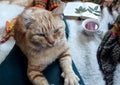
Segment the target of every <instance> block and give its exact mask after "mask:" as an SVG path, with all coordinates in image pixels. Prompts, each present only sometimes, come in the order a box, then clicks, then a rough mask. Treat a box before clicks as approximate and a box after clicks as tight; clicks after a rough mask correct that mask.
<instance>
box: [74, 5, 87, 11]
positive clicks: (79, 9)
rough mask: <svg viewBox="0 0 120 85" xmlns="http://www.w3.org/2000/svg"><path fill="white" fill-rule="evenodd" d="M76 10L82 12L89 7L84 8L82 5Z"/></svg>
mask: <svg viewBox="0 0 120 85" xmlns="http://www.w3.org/2000/svg"><path fill="white" fill-rule="evenodd" d="M75 10H76V11H75V13H82V12H86V11H87V9H86V8H83V7H82V6H80V7H79V8H76V9H75Z"/></svg>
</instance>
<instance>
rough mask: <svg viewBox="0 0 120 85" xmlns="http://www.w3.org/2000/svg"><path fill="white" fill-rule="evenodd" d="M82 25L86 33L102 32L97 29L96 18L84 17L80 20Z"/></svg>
mask: <svg viewBox="0 0 120 85" xmlns="http://www.w3.org/2000/svg"><path fill="white" fill-rule="evenodd" d="M82 26H83V31H84V33H86V34H87V35H94V34H102V31H100V29H99V27H100V24H99V21H98V20H96V19H85V20H84V21H83V22H82Z"/></svg>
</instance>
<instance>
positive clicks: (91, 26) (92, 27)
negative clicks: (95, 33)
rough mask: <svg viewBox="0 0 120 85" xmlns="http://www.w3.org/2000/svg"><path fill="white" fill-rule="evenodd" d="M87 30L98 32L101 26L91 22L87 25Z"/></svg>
mask: <svg viewBox="0 0 120 85" xmlns="http://www.w3.org/2000/svg"><path fill="white" fill-rule="evenodd" d="M85 28H86V29H88V30H97V29H98V28H99V26H98V24H97V23H95V22H92V21H91V22H88V23H86V24H85Z"/></svg>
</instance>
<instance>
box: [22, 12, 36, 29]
mask: <svg viewBox="0 0 120 85" xmlns="http://www.w3.org/2000/svg"><path fill="white" fill-rule="evenodd" d="M33 20H34V18H33V17H31V16H29V15H28V14H23V22H24V25H25V27H26V28H27V29H28V28H29V26H30V25H31V24H32V21H33Z"/></svg>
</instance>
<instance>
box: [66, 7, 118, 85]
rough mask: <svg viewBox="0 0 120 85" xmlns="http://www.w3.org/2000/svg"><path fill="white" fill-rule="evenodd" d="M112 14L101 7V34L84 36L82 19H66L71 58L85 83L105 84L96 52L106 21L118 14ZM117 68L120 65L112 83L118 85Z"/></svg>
mask: <svg viewBox="0 0 120 85" xmlns="http://www.w3.org/2000/svg"><path fill="white" fill-rule="evenodd" d="M113 14H114V16H111V15H110V14H109V12H108V10H107V8H106V7H105V8H104V9H103V16H102V19H101V20H100V21H101V22H100V29H101V30H102V31H103V35H101V36H97V35H96V36H86V35H84V34H83V33H82V26H81V23H82V21H77V20H67V23H68V25H69V28H70V37H69V40H68V42H69V45H70V48H71V55H72V59H73V60H74V63H75V65H76V66H77V68H78V71H79V73H80V74H81V76H82V78H83V80H84V81H85V85H105V82H104V80H103V76H102V74H101V71H100V70H99V65H98V63H97V58H96V52H97V48H98V46H99V44H100V42H101V38H102V37H103V36H104V34H105V32H106V31H107V29H108V23H113V22H114V20H115V19H116V16H117V15H118V13H117V12H116V11H114V12H113ZM119 70H120V66H119V65H118V67H117V70H116V72H115V77H114V85H120V81H119V80H120V77H119V75H120V72H119Z"/></svg>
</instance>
